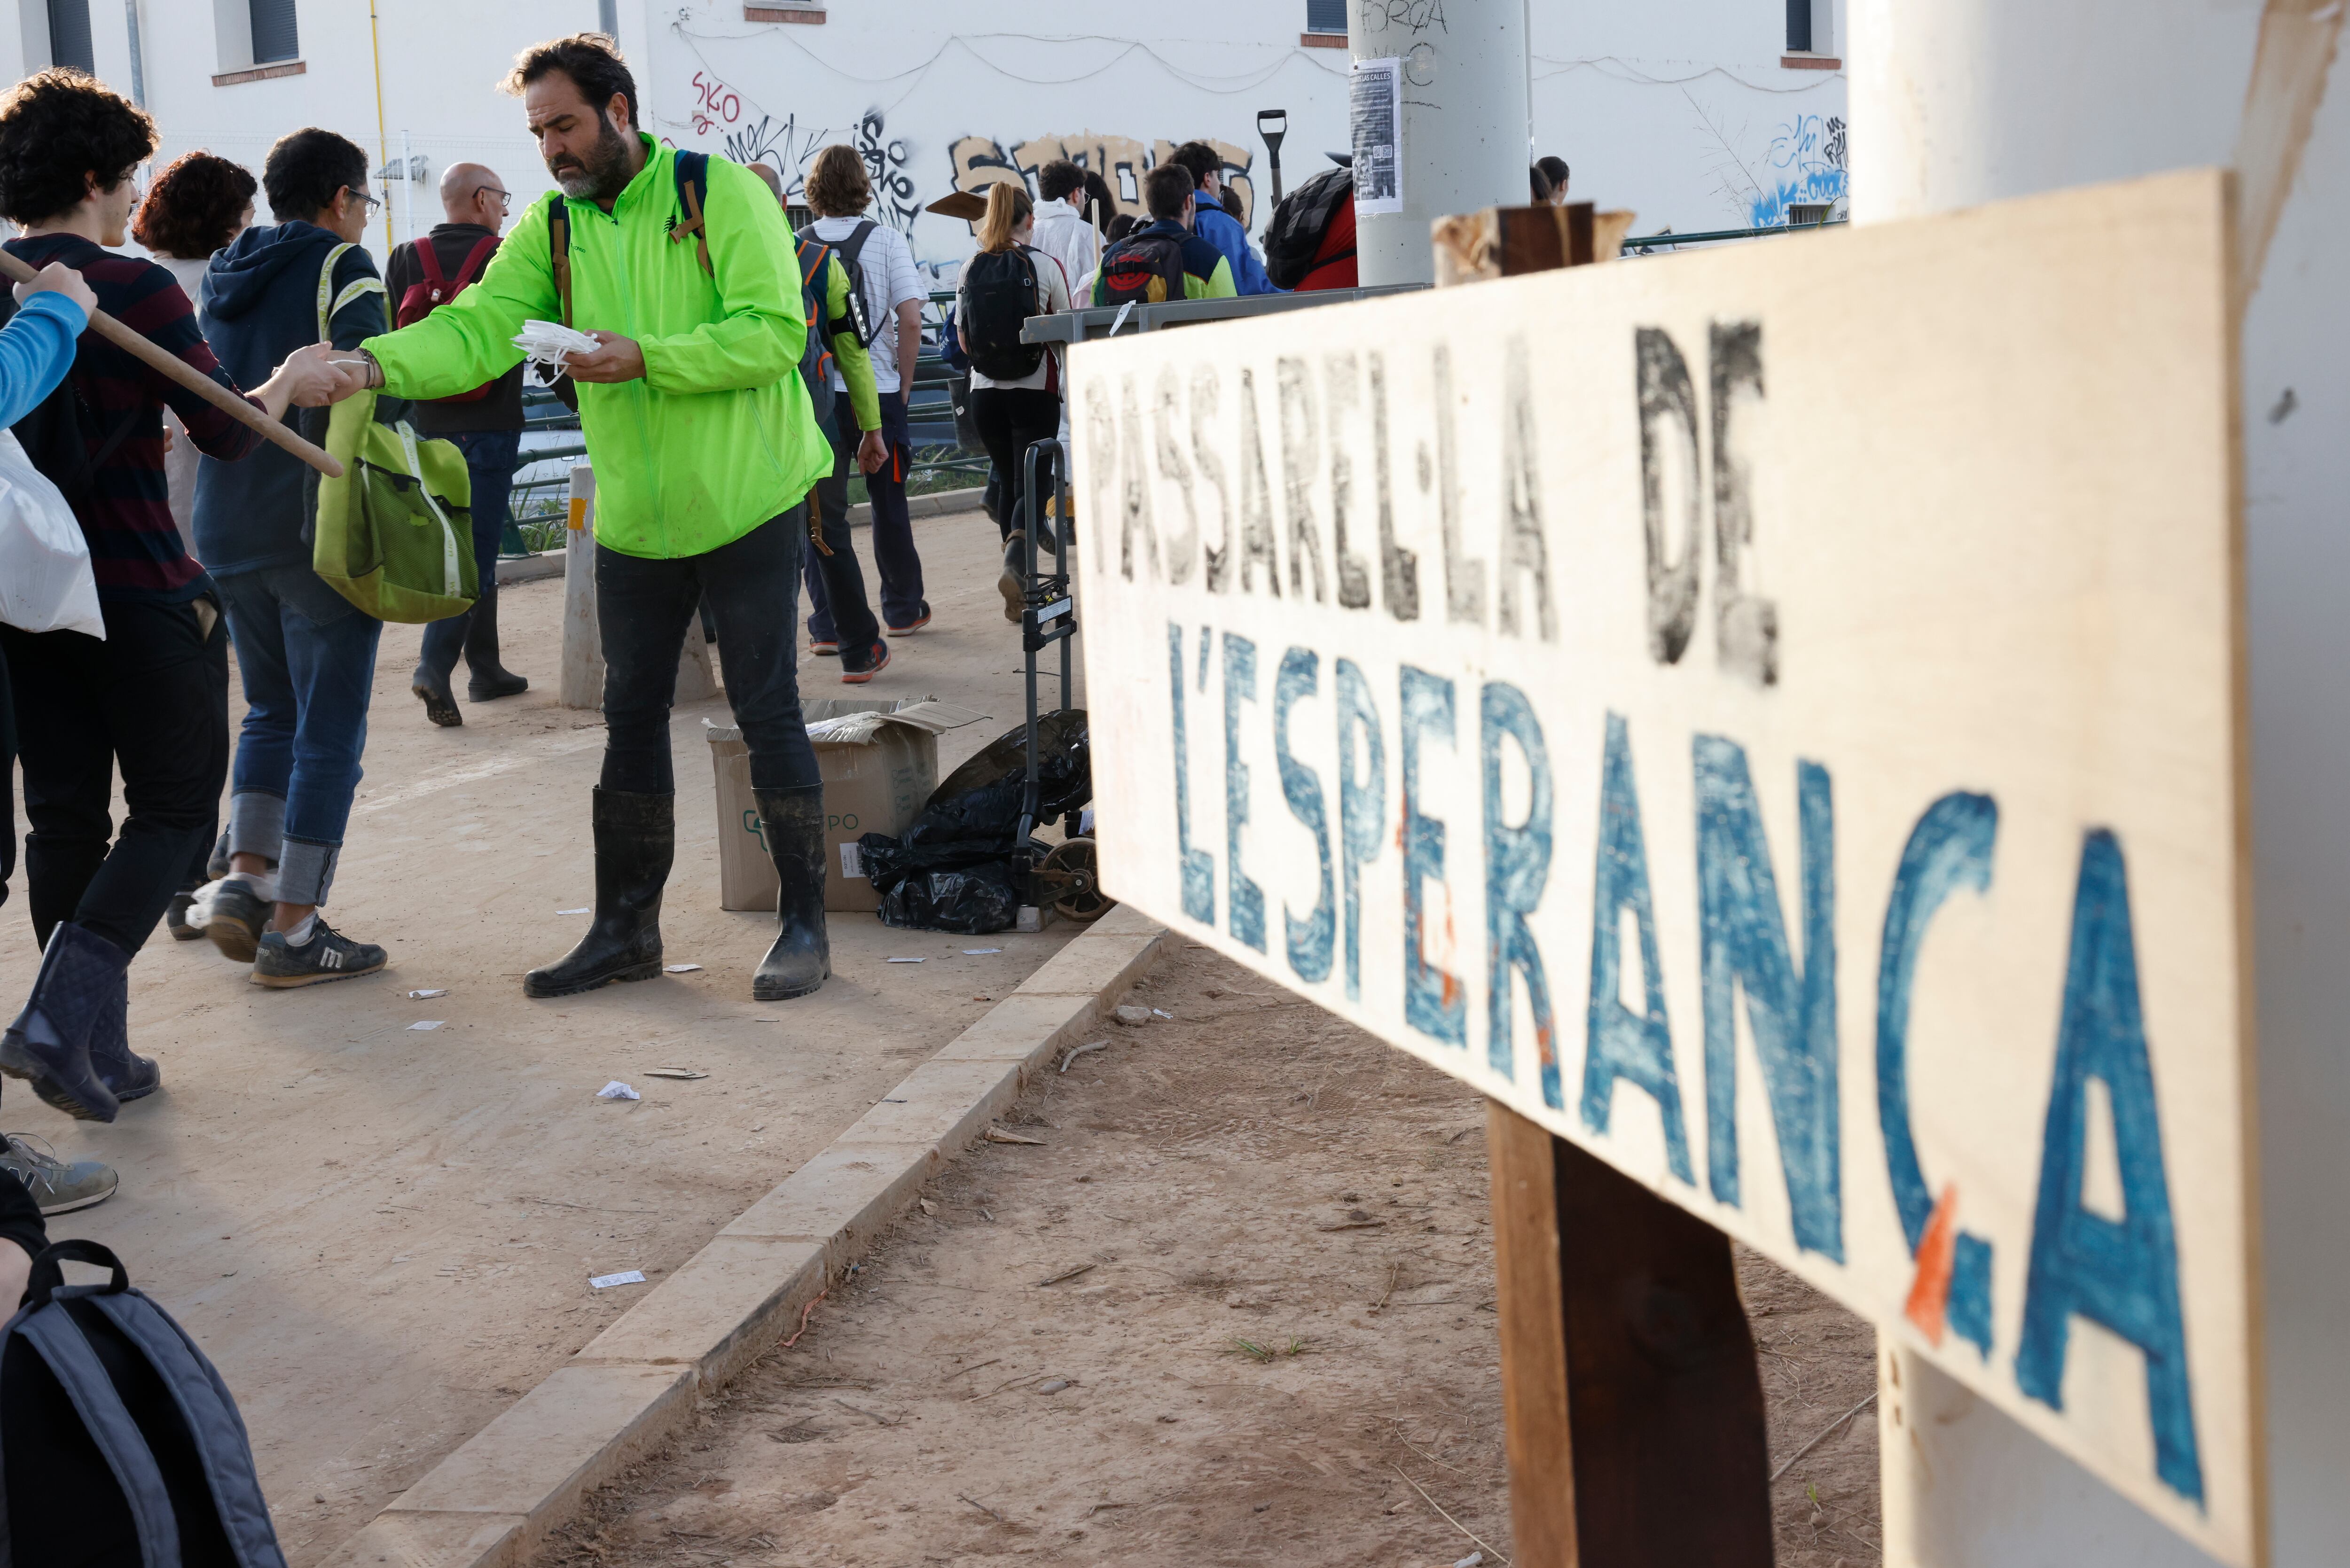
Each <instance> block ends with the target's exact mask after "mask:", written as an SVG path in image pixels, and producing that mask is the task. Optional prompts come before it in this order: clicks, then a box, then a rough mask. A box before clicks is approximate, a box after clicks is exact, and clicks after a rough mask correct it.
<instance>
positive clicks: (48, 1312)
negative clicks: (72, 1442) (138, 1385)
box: [16, 1265, 180, 1563]
mask: <svg viewBox="0 0 2350 1568" xmlns="http://www.w3.org/2000/svg"><path fill="white" fill-rule="evenodd" d="M52 1267H54V1265H52ZM16 1332H17V1333H18V1334H22V1335H23V1336H24V1337H25V1340H26V1343H27V1344H28V1345H31V1346H32V1347H33V1348H34V1349H35V1350H36V1351H37V1352H39V1353H40V1357H41V1359H42V1360H43V1361H45V1362H47V1363H48V1367H49V1370H50V1372H52V1373H53V1374H55V1375H56V1376H57V1384H58V1386H60V1387H62V1388H63V1389H64V1390H65V1392H66V1397H67V1398H68V1399H70V1400H71V1401H73V1407H74V1414H75V1415H77V1416H78V1417H81V1424H82V1428H83V1429H84V1430H86V1431H87V1432H88V1434H89V1437H90V1440H91V1441H92V1442H94V1443H96V1444H97V1445H98V1450H99V1453H101V1454H103V1455H105V1456H106V1465H107V1468H108V1469H110V1470H112V1471H113V1472H114V1480H115V1482H116V1484H117V1485H119V1486H120V1487H121V1489H122V1497H123V1501H125V1502H126V1503H128V1504H129V1505H130V1519H131V1523H132V1526H133V1527H134V1528H135V1529H136V1530H137V1531H138V1532H139V1545H140V1555H141V1556H142V1557H143V1558H144V1559H145V1560H146V1561H147V1562H149V1563H154V1562H158V1561H172V1560H174V1559H176V1557H177V1556H178V1552H177V1547H178V1545H179V1538H180V1530H179V1521H178V1520H177V1519H176V1518H175V1517H174V1516H173V1514H172V1494H171V1492H170V1491H169V1490H167V1489H166V1488H165V1487H164V1485H163V1471H162V1469H161V1467H160V1466H158V1465H157V1464H156V1463H155V1456H154V1454H153V1453H152V1452H151V1450H150V1449H148V1447H147V1439H146V1438H144V1437H142V1436H141V1435H140V1431H139V1424H138V1423H137V1422H136V1421H134V1420H132V1419H131V1418H130V1411H129V1410H128V1409H126V1408H125V1407H124V1406H123V1403H122V1396H121V1395H120V1394H118V1393H116V1392H115V1389H114V1379H112V1378H111V1377H109V1376H107V1374H106V1367H105V1365H104V1364H103V1363H101V1362H100V1361H99V1359H98V1352H96V1351H95V1350H92V1349H91V1348H90V1346H89V1340H88V1338H87V1337H86V1336H85V1335H84V1334H83V1333H82V1331H81V1325H80V1324H77V1323H75V1322H74V1320H73V1319H72V1318H71V1317H70V1316H68V1314H67V1313H66V1310H65V1308H64V1307H63V1306H59V1305H57V1304H56V1303H51V1305H50V1306H49V1307H45V1308H43V1309H41V1310H40V1311H37V1312H35V1313H33V1314H31V1315H30V1316H28V1317H26V1318H25V1319H24V1320H23V1321H22V1322H21V1323H19V1324H17V1325H16Z"/></svg>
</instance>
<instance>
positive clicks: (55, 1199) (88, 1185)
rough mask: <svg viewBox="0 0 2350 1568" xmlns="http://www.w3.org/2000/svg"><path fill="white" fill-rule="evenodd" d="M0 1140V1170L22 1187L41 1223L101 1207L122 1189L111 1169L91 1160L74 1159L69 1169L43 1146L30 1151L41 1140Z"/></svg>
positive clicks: (8, 1136)
mask: <svg viewBox="0 0 2350 1568" xmlns="http://www.w3.org/2000/svg"><path fill="white" fill-rule="evenodd" d="M0 1138H5V1147H0V1170H5V1171H6V1172H7V1173H8V1174H9V1175H11V1176H13V1177H15V1178H16V1179H17V1180H19V1181H21V1182H23V1183H24V1184H25V1189H26V1191H27V1192H30V1193H31V1194H32V1195H33V1201H34V1202H35V1203H36V1204H38V1205H39V1206H40V1210H41V1215H42V1217H43V1218H44V1219H46V1218H47V1217H48V1216H49V1215H52V1214H70V1213H72V1212H73V1211H74V1210H77V1209H88V1207H90V1206H91V1205H92V1204H94V1203H103V1202H105V1201H106V1200H107V1199H109V1198H111V1197H113V1196H114V1189H116V1188H117V1187H119V1186H120V1185H121V1182H122V1179H121V1178H120V1177H119V1176H117V1175H115V1174H114V1168H113V1167H112V1166H110V1165H102V1164H100V1163H99V1161H97V1160H94V1159H77V1160H75V1161H74V1162H73V1163H72V1164H70V1165H68V1164H67V1163H66V1162H65V1161H64V1160H61V1159H59V1158H57V1156H56V1155H55V1154H53V1153H50V1152H48V1150H47V1147H46V1145H45V1146H44V1147H42V1148H35V1147H33V1145H34V1144H36V1143H41V1142H43V1141H44V1140H41V1139H38V1138H33V1137H26V1136H24V1135H21V1134H17V1133H7V1134H0Z"/></svg>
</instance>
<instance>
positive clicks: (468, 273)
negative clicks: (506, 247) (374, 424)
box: [383, 163, 530, 728]
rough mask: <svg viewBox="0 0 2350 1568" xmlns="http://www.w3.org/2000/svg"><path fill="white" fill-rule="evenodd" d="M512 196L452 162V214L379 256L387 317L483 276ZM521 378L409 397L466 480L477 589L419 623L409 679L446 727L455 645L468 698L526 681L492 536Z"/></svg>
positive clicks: (505, 483) (397, 319) (446, 208)
mask: <svg viewBox="0 0 2350 1568" xmlns="http://www.w3.org/2000/svg"><path fill="white" fill-rule="evenodd" d="M513 200H514V199H513V197H512V196H511V195H510V194H509V193H508V192H507V191H506V189H505V184H504V182H503V181H501V180H500V179H499V178H498V177H497V175H496V174H494V172H492V171H490V170H488V169H485V168H484V167H483V166H482V165H481V164H479V163H452V164H451V165H450V166H449V169H448V171H447V172H446V173H444V174H442V176H441V210H442V212H443V213H446V214H447V215H448V219H449V221H448V222H447V223H435V224H433V225H432V233H431V234H428V235H426V236H425V237H424V238H423V239H421V240H407V241H403V242H401V243H400V244H397V245H394V246H393V247H392V248H391V254H390V256H389V257H388V258H387V259H386V260H385V263H384V269H383V273H384V284H385V286H386V287H388V288H389V289H390V291H391V301H392V316H393V321H392V325H393V326H395V327H406V326H409V325H411V324H412V323H414V322H418V321H421V320H423V319H424V318H425V317H427V316H430V315H432V312H434V311H435V310H438V309H439V308H440V307H441V306H444V305H446V304H448V303H449V302H450V301H451V300H452V299H454V298H456V297H457V296H458V294H459V293H460V292H462V291H463V289H465V288H466V287H467V286H469V285H471V284H472V283H473V280H474V279H476V278H478V277H480V276H481V275H482V271H483V269H484V267H486V266H488V265H490V258H491V257H492V256H493V255H495V254H497V249H498V236H499V232H500V231H501V230H503V229H504V227H505V221H506V213H507V211H508V209H509V208H510V207H511V206H512V204H513ZM522 377H523V367H522V366H520V365H516V366H515V368H514V369H511V370H508V371H506V372H505V373H504V374H503V375H501V376H499V377H498V378H497V379H494V380H491V381H485V382H484V383H483V384H482V385H481V386H478V387H472V388H468V389H466V390H464V391H462V392H459V393H457V394H456V395H455V396H453V397H447V398H436V399H432V400H426V401H422V402H419V403H418V404H417V405H416V429H417V431H418V432H419V433H420V434H423V435H428V436H445V437H447V438H448V439H449V440H450V441H454V442H455V443H456V444H457V447H458V450H460V451H461V452H463V453H464V454H465V466H466V468H467V470H468V471H470V472H471V473H472V474H473V560H474V563H475V565H476V566H478V567H479V568H480V572H481V587H482V597H480V598H478V599H476V600H474V601H473V608H472V609H470V610H468V611H466V612H465V613H464V614H463V615H456V616H451V617H449V618H447V619H445V620H436V621H433V622H432V623H430V624H429V625H427V626H426V627H425V628H424V650H423V652H422V654H421V655H420V656H419V658H418V659H417V662H416V673H415V674H414V675H413V676H412V677H411V678H410V680H409V690H410V691H413V692H414V693H415V694H416V696H417V697H418V699H419V700H421V701H422V702H423V704H424V716H425V717H426V718H427V719H430V720H431V721H432V722H434V723H435V724H439V725H442V726H444V727H452V728H453V727H454V726H456V725H459V724H462V723H463V722H465V719H464V715H463V713H461V712H460V711H458V709H457V697H456V693H455V692H454V691H452V690H451V688H450V678H451V677H452V675H453V674H454V673H455V672H456V669H457V655H458V653H459V652H460V651H461V650H462V651H463V654H464V656H465V667H466V669H467V670H468V671H469V672H470V676H471V678H470V679H469V680H467V681H466V684H465V695H466V696H468V697H469V698H471V699H472V700H473V701H476V702H487V701H492V700H493V699H495V698H499V697H511V696H513V695H514V694H515V692H517V691H528V690H529V689H530V682H529V681H528V680H525V679H524V678H523V677H522V676H519V675H516V674H515V673H514V672H513V671H511V670H507V669H506V667H505V666H504V664H502V663H501V662H499V658H498V589H497V582H498V541H499V540H500V539H501V538H503V537H504V534H505V525H506V500H507V497H508V496H509V495H510V494H511V493H513V490H514V476H515V465H516V464H517V463H518V462H520V449H521V442H522V427H523V414H522Z"/></svg>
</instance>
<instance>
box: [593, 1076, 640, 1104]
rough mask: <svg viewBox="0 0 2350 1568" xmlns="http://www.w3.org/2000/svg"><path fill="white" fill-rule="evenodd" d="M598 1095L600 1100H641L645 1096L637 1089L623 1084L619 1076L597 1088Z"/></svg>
mask: <svg viewBox="0 0 2350 1568" xmlns="http://www.w3.org/2000/svg"><path fill="white" fill-rule="evenodd" d="M596 1097H597V1098H598V1099H599V1100H641V1099H643V1098H644V1096H642V1095H640V1094H639V1093H637V1092H636V1090H634V1089H632V1088H630V1087H629V1085H626V1084H623V1083H622V1082H620V1080H619V1079H618V1078H615V1079H613V1080H612V1081H611V1082H610V1083H608V1084H607V1085H604V1086H603V1087H602V1088H600V1089H598V1090H597V1091H596Z"/></svg>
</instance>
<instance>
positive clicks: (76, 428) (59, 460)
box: [0, 288, 142, 515]
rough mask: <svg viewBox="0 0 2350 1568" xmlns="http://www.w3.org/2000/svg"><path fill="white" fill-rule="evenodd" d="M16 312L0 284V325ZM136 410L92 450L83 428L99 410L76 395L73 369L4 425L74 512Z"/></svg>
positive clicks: (134, 420) (93, 425) (94, 421)
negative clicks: (10, 422)
mask: <svg viewBox="0 0 2350 1568" xmlns="http://www.w3.org/2000/svg"><path fill="white" fill-rule="evenodd" d="M15 316H16V295H15V293H14V292H13V291H11V290H8V289H5V288H0V327H5V326H6V325H7V324H8V322H9V321H10V320H11V319H12V318H14V317H15ZM141 411H142V410H139V409H132V410H130V411H129V412H128V413H126V414H124V415H123V416H122V418H121V419H120V421H117V422H116V423H115V425H114V427H113V428H112V429H111V430H109V431H107V432H106V438H105V439H104V440H103V441H99V444H98V447H97V450H96V451H92V450H91V448H90V444H89V437H88V432H89V431H93V430H96V429H99V413H98V410H96V409H95V408H93V407H91V406H90V402H89V400H88V398H86V397H84V396H83V395H82V390H81V375H80V372H79V369H78V368H77V369H72V370H68V371H67V372H66V379H64V380H62V381H59V382H58V383H57V388H56V389H55V390H53V391H51V392H50V393H49V395H48V396H47V397H46V398H43V399H42V400H40V401H39V402H37V403H36V404H34V405H33V407H32V408H31V409H30V410H28V411H27V412H26V415H25V417H24V418H23V419H20V420H18V421H16V423H15V424H14V425H12V426H10V427H9V428H10V429H11V430H13V431H15V432H16V440H17V441H19V442H20V443H21V444H22V445H23V446H24V448H25V455H26V457H28V458H30V459H32V460H33V466H34V467H35V468H36V469H39V470H40V471H41V473H42V476H43V477H44V478H46V479H47V480H48V482H49V483H52V484H54V485H56V486H57V489H58V491H59V492H60V493H62V494H63V495H64V496H65V498H66V504H68V506H71V507H72V508H73V510H74V512H75V514H77V515H78V514H81V512H82V511H83V510H84V508H85V507H86V506H87V505H88V502H89V500H90V491H91V487H92V486H93V485H94V484H95V483H97V478H98V470H99V467H100V466H101V465H102V464H104V462H106V460H107V459H108V458H109V457H112V456H113V455H114V449H115V448H117V447H119V446H120V445H121V444H122V443H123V441H126V440H128V439H129V438H130V432H131V431H132V429H133V428H134V427H136V426H137V424H138V423H139V416H140V412H141Z"/></svg>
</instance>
